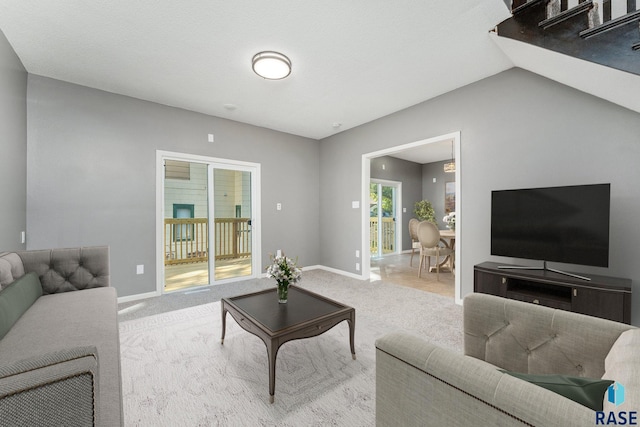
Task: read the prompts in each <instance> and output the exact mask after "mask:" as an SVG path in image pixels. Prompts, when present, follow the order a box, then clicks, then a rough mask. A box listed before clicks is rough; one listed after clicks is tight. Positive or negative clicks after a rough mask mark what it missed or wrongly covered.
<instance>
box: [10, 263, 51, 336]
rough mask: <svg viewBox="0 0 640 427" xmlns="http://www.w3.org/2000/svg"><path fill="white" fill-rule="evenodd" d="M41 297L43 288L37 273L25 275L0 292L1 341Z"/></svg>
mask: <svg viewBox="0 0 640 427" xmlns="http://www.w3.org/2000/svg"><path fill="white" fill-rule="evenodd" d="M41 295H42V286H40V280H39V279H38V276H37V275H36V274H35V273H28V274H25V275H24V276H22V277H21V278H19V279H18V280H16V281H14V282H13V283H12V284H10V285H9V286H7V287H6V288H4V289H3V290H2V291H0V339H1V338H3V337H4V336H5V335H6V334H7V332H9V330H11V328H12V327H13V325H14V324H15V323H16V322H17V321H18V319H19V318H20V316H22V314H23V313H24V312H25V311H27V310H28V309H29V307H31V305H33V303H34V302H35V301H36V300H37V299H38V298H40V296H41Z"/></svg>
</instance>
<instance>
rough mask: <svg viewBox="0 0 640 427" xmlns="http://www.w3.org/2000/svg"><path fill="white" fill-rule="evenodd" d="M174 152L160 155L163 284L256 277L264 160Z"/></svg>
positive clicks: (177, 286) (166, 288) (172, 287)
mask: <svg viewBox="0 0 640 427" xmlns="http://www.w3.org/2000/svg"><path fill="white" fill-rule="evenodd" d="M171 154H172V156H167V157H164V158H162V159H161V160H160V161H161V162H162V164H161V166H162V167H163V169H164V176H163V177H162V178H163V179H162V183H161V184H162V189H163V190H162V217H163V218H162V230H163V231H162V235H161V239H162V258H163V260H162V265H163V270H162V273H163V274H162V280H161V285H160V284H159V285H158V286H159V288H160V286H161V289H162V291H163V292H170V291H178V290H182V289H187V288H190V287H195V286H202V285H209V284H217V283H221V282H228V281H234V280H241V279H244V278H251V277H256V276H257V274H259V270H260V264H259V262H260V255H259V252H260V251H259V247H260V245H259V234H257V233H256V226H257V221H258V219H259V218H258V216H259V210H258V206H259V171H260V169H259V165H258V164H253V163H243V162H233V161H223V162H217V161H215V160H217V159H211V160H209V158H204V157H199V156H188V155H180V154H177V153H171ZM159 179H160V178H159ZM256 248H258V254H257V255H256Z"/></svg>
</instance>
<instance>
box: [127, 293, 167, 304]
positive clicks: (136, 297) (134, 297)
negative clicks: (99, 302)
mask: <svg viewBox="0 0 640 427" xmlns="http://www.w3.org/2000/svg"><path fill="white" fill-rule="evenodd" d="M160 295H161V294H160V293H159V292H147V293H144V294H135V295H127V296H126V297H119V298H118V304H120V303H121V302H131V301H138V300H141V299H147V298H153V297H159V296H160Z"/></svg>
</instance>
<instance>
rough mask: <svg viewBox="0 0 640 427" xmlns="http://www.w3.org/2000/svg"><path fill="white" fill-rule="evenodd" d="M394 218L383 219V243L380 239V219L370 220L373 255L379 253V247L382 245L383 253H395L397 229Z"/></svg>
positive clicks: (373, 218) (372, 218)
mask: <svg viewBox="0 0 640 427" xmlns="http://www.w3.org/2000/svg"><path fill="white" fill-rule="evenodd" d="M395 225H396V224H395V220H394V218H384V217H383V218H382V241H381V242H379V241H378V239H379V237H378V218H377V217H371V218H369V229H370V233H371V244H370V246H371V254H376V253H378V245H379V244H382V253H383V254H388V253H392V252H394V251H395V243H396V232H395V231H396V227H395Z"/></svg>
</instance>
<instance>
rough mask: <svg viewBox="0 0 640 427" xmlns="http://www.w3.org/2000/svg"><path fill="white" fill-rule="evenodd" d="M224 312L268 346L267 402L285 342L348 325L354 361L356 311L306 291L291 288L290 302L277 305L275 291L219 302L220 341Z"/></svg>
mask: <svg viewBox="0 0 640 427" xmlns="http://www.w3.org/2000/svg"><path fill="white" fill-rule="evenodd" d="M227 312H229V313H231V316H232V317H233V318H234V319H235V320H236V322H238V325H240V327H241V328H242V329H244V330H245V331H247V332H251V333H252V334H254V335H256V336H257V337H258V338H260V339H261V340H262V341H264V344H265V345H266V346H267V356H268V357H269V401H270V402H271V403H273V401H274V395H275V388H276V356H277V354H278V349H279V348H280V346H281V345H282V344H284V343H286V342H287V341H291V340H296V339H301V338H310V337H315V336H317V335H320V334H322V333H324V332H326V331H328V330H329V329H331V328H332V327H334V326H335V325H337V324H338V323H340V322H342V321H343V320H346V321H347V322H348V323H349V341H350V342H349V343H350V345H351V356H352V358H353V359H354V360H355V358H356V351H355V347H354V345H353V337H354V331H355V327H356V311H355V309H353V308H352V307H349V306H346V305H344V304H340V303H339V302H336V301H333V300H330V299H329V298H325V297H323V296H321V295H318V294H316V293H313V292H311V291H308V290H306V289H303V288H300V287H297V286H291V287H290V288H289V302H288V303H286V304H279V303H278V297H277V293H276V289H275V288H273V289H267V290H265V291H261V292H255V293H251V294H246V295H240V296H236V297H232V298H223V299H222V338H221V342H222V344H224V334H225V331H226V323H227Z"/></svg>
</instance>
